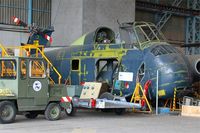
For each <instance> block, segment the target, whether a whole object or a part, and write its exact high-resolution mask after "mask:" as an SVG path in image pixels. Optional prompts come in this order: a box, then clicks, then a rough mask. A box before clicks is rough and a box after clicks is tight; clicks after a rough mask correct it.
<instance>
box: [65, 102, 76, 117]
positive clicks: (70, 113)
mask: <svg viewBox="0 0 200 133" xmlns="http://www.w3.org/2000/svg"><path fill="white" fill-rule="evenodd" d="M65 113H66V114H67V115H68V116H74V115H75V113H76V109H75V108H74V107H73V105H72V103H70V105H69V106H68V107H67V108H66V109H65Z"/></svg>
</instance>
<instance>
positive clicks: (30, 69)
mask: <svg viewBox="0 0 200 133" xmlns="http://www.w3.org/2000/svg"><path fill="white" fill-rule="evenodd" d="M47 65H48V63H47V62H46V61H45V60H44V58H42V57H6V56H5V57H2V58H0V122H1V123H11V122H13V121H14V120H15V117H16V114H24V115H25V117H27V118H30V119H33V118H36V117H37V115H38V114H44V115H45V117H46V119H48V120H57V119H59V117H60V112H61V108H60V103H59V101H60V98H61V97H62V96H66V95H67V89H66V86H65V85H64V84H63V85H61V84H60V85H58V84H50V77H49V76H48V72H47V71H48V69H47Z"/></svg>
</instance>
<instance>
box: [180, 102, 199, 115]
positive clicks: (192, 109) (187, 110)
mask: <svg viewBox="0 0 200 133" xmlns="http://www.w3.org/2000/svg"><path fill="white" fill-rule="evenodd" d="M181 115H182V116H193V117H200V106H189V105H182V111H181Z"/></svg>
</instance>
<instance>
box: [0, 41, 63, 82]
mask: <svg viewBox="0 0 200 133" xmlns="http://www.w3.org/2000/svg"><path fill="white" fill-rule="evenodd" d="M0 49H1V57H5V56H8V57H9V56H15V53H14V51H12V52H11V53H12V54H10V53H9V52H8V50H18V55H17V56H19V57H29V56H30V54H31V51H32V50H34V52H35V54H34V57H39V56H42V58H44V59H45V61H46V62H47V68H48V69H50V67H52V68H53V70H54V71H55V73H56V74H57V75H58V83H59V84H60V83H61V79H62V76H61V74H60V73H59V72H58V70H57V69H56V68H55V67H54V66H53V64H52V63H51V62H50V60H49V59H48V58H47V57H46V55H45V54H44V46H41V45H39V43H38V41H35V42H34V45H32V44H30V45H29V44H27V45H24V46H8V47H4V46H3V45H2V44H0ZM31 56H32V55H31ZM38 65H41V64H39V63H38ZM41 68H43V67H42V66H41ZM48 76H49V77H50V75H48ZM50 80H51V81H52V83H54V84H55V81H53V79H52V78H51V77H50Z"/></svg>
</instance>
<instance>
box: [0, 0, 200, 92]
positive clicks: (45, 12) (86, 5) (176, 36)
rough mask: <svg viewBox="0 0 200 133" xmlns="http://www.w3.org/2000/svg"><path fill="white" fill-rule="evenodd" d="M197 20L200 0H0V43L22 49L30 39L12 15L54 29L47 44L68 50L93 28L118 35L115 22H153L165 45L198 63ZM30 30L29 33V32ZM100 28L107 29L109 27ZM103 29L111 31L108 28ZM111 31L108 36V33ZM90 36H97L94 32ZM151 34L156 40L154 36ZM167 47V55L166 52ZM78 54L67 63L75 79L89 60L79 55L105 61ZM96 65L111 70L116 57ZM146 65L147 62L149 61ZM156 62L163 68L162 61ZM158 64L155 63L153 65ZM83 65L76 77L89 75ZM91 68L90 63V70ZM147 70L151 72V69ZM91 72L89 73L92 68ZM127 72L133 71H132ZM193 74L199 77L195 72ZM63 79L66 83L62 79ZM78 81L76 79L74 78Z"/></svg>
mask: <svg viewBox="0 0 200 133" xmlns="http://www.w3.org/2000/svg"><path fill="white" fill-rule="evenodd" d="M199 16H200V0H168V1H166V0H82V1H79V0H0V43H2V44H3V45H15V46H19V45H21V43H26V42H27V40H28V38H29V35H30V34H29V30H30V29H29V28H27V26H24V27H22V26H16V24H15V23H14V22H13V19H12V17H18V18H20V20H23V22H25V23H27V24H28V26H32V27H34V28H35V27H36V28H37V29H46V28H49V27H51V28H52V26H53V27H54V30H55V31H54V32H53V34H52V38H53V42H52V44H51V45H50V46H52V47H61V46H63V47H69V46H70V45H71V44H72V42H74V41H75V40H76V39H77V38H79V37H80V36H82V35H84V36H83V38H82V40H84V41H88V40H87V39H88V38H89V37H90V34H87V33H89V32H91V31H94V30H95V29H96V27H99V26H105V27H109V28H111V29H113V31H114V32H115V33H119V24H121V23H124V22H134V21H145V22H152V23H154V24H155V25H156V27H157V29H158V32H159V31H162V32H163V33H164V35H165V37H166V38H167V41H168V42H169V43H170V44H172V45H173V46H176V47H179V49H181V50H182V51H183V53H184V54H186V55H197V56H195V57H194V56H193V57H191V58H189V59H191V60H193V58H194V59H196V58H198V59H199V57H198V56H199V54H200V47H199V45H200V17H199ZM129 24H130V23H127V25H129ZM34 28H33V29H31V30H33V31H34ZM123 28H124V27H123ZM125 28H127V27H125ZM102 29H106V30H108V28H102ZM151 30H152V29H151ZM108 31H110V29H109V30H108ZM154 32H157V31H156V30H155V31H152V33H154ZM110 33H112V31H111V32H110ZM92 34H96V33H95V32H93V33H92ZM154 34H155V36H156V35H157V34H158V33H154ZM113 42H114V41H113ZM82 45H83V44H82ZM101 48H102V49H106V48H108V49H109V48H110V47H109V46H108V47H106V46H105V45H103V46H99V49H101ZM156 48H158V49H159V48H160V49H164V53H162V54H163V55H166V54H171V53H173V54H177V55H178V52H177V51H176V50H173V48H172V47H170V46H169V47H168V46H163V47H156ZM63 49H64V48H63ZM154 49H155V48H152V49H150V50H149V51H147V53H148V52H150V53H153V52H152V51H154ZM166 49H167V50H169V51H170V52H168V53H167V52H166V51H167V50H166ZM78 50H79V49H78ZM78 50H77V49H76V50H75V52H74V53H73V54H75V55H76V56H75V57H76V58H78V57H80V59H75V64H73V63H74V62H73V61H74V60H72V61H71V62H70V63H71V64H72V65H74V66H76V67H75V68H76V69H75V70H77V71H75V72H74V71H73V72H74V73H75V74H76V76H77V75H78V74H77V72H78V71H79V72H80V73H81V72H82V71H81V69H79V66H78V65H79V64H80V62H81V61H80V60H82V61H83V62H84V61H85V66H86V65H88V64H89V63H88V62H86V60H87V59H85V60H84V59H83V58H81V57H82V55H83V56H84V57H85V56H86V55H87V56H89V57H93V58H95V57H97V56H99V57H106V55H101V54H100V53H98V52H97V54H94V53H89V52H90V51H89V52H88V51H84V52H80V51H78ZM92 50H93V49H92ZM95 50H96V49H95ZM142 50H143V49H142ZM142 50H141V51H142ZM165 50H166V51H165ZM77 51H78V52H77ZM141 51H140V52H141ZM66 52H67V50H66V51H64V52H63V51H61V50H60V51H59V52H58V53H57V54H56V55H54V54H53V57H54V58H55V57H61V56H63V57H64V55H66V56H68V54H67V53H66ZM68 52H71V51H68ZM106 52H107V54H108V55H109V54H110V53H109V52H108V51H105V53H106ZM127 53H128V52H127ZM123 54H124V53H123V51H119V53H118V55H119V56H121V55H123ZM110 55H111V56H115V54H113V53H111V54H110ZM136 55H138V56H140V57H142V56H143V55H144V54H141V53H139V52H138V53H137V54H136ZM151 55H152V54H151ZM158 55H159V54H154V56H152V58H156V56H158ZM179 56H180V55H178V56H177V58H176V59H177V60H178V61H179V66H178V67H181V65H182V64H181V63H180V62H181V61H184V59H182V58H179ZM170 57H174V56H170ZM117 59H118V58H117ZM145 59H147V60H148V59H149V57H145ZM156 59H158V58H156ZM138 60H139V59H138ZM160 60H162V58H160ZM166 60H167V61H171V62H172V61H173V60H172V59H170V58H169V57H167V58H166ZM101 61H102V62H103V65H104V66H105V68H109V67H111V68H112V70H113V71H114V69H113V67H114V66H117V65H118V64H120V63H121V62H120V63H118V62H117V63H116V60H115V59H108V60H104V59H102V60H99V62H98V61H97V64H95V65H96V66H95V65H94V64H93V66H94V67H97V66H98V67H99V68H101V65H99V64H101V63H102V62H101ZM117 61H118V60H117ZM128 61H129V60H125V63H127V62H128ZM178 61H177V62H178ZM147 62H148V63H150V62H149V61H147ZM199 62H200V60H198V62H197V63H196V64H195V65H196V66H195V67H196V68H195V69H196V71H197V72H199V71H200V68H199V67H200V65H199V64H200V63H199ZM87 63H88V64H87ZM98 63H99V64H98ZM175 63H176V62H175ZM175 63H174V64H175ZM184 63H185V62H184ZM57 64H59V63H57ZM129 64H130V62H129ZM150 64H151V63H150ZM160 64H162V62H161V63H160ZM160 64H159V63H158V65H160ZM145 65H146V64H145V63H142V64H139V65H138V68H137V69H138V71H139V72H138V73H139V74H140V76H141V77H142V78H143V76H144V75H145V74H144V71H145V70H144V68H145ZM168 65H169V66H170V65H171V64H170V63H169V64H168ZM63 66H64V65H63ZM85 66H83V67H82V68H84V70H83V71H84V73H81V74H79V76H80V75H84V76H85V75H87V74H88V73H90V72H89V67H88V68H86V67H85ZM88 66H89V65H88ZM93 66H92V65H91V66H90V67H93ZM150 66H151V65H150ZM160 66H161V65H160ZM151 67H152V69H153V66H151ZM161 67H162V66H161ZM173 67H174V66H173ZM178 67H177V68H178ZM184 67H185V66H184ZM164 68H165V69H166V70H168V71H172V69H167V67H164ZM87 69H88V70H87ZM90 69H91V70H92V69H93V68H90ZM103 69H104V68H103V67H102V71H101V70H100V69H99V70H98V71H100V72H98V73H100V74H99V75H100V76H102V75H103V74H105V71H103ZM123 69H125V68H123ZM127 69H128V67H127ZM129 69H133V67H132V68H129ZM115 70H116V69H115ZM181 72H182V71H178V72H177V73H178V74H177V73H175V74H174V73H173V74H174V75H176V76H177V75H178V76H179V78H180V77H181V76H184V74H183V75H181V74H182V73H184V72H182V73H181ZM101 74H102V75H101ZM112 74H113V73H112ZM153 74H155V73H153ZM153 74H152V75H153ZM198 74H199V75H200V73H198ZM91 75H92V74H91ZM149 75H151V74H149ZM180 75H181V76H180ZM103 76H108V75H103ZM103 76H102V77H103ZM153 76H154V75H153ZM170 76H171V75H170ZM178 76H177V77H178ZM132 77H133V76H132ZM171 77H172V76H171ZM171 77H170V78H171ZM76 78H77V77H76ZM96 78H97V77H96ZM100 78H101V77H100ZM112 78H113V77H112ZM142 78H141V79H142ZM198 78H199V77H198ZM65 80H68V79H67V78H66V79H65ZM77 80H78V81H79V79H78V78H77ZM170 82H171V81H170ZM180 82H183V81H180ZM177 84H179V83H177ZM154 85H155V84H154ZM165 85H166V84H165ZM184 85H185V84H184ZM127 86H128V85H127ZM166 86H167V85H166ZM198 86H199V84H198V83H197V88H198ZM120 93H121V92H120ZM153 93H154V92H153Z"/></svg>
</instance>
